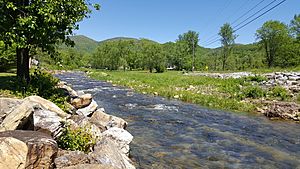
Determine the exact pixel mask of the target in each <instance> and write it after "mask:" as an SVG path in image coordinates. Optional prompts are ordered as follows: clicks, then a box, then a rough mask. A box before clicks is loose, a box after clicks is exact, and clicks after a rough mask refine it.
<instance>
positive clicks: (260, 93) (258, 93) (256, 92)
mask: <svg viewBox="0 0 300 169" xmlns="http://www.w3.org/2000/svg"><path fill="white" fill-rule="evenodd" d="M265 96H266V91H264V90H263V89H262V88H260V87H258V86H250V87H247V88H245V89H244V90H243V91H242V93H241V95H240V98H253V99H257V98H261V97H265Z"/></svg>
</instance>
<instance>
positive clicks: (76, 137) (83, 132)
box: [56, 126, 96, 153]
mask: <svg viewBox="0 0 300 169" xmlns="http://www.w3.org/2000/svg"><path fill="white" fill-rule="evenodd" d="M56 141H57V144H58V147H60V148H62V149H65V150H72V151H75V150H79V151H83V152H85V153H88V152H90V150H91V149H92V147H93V146H94V145H95V144H96V138H94V137H93V135H92V134H91V132H90V130H89V129H88V128H77V129H74V130H72V129H71V128H70V127H69V126H67V127H66V128H65V129H64V130H63V133H62V134H61V135H60V136H59V137H58V138H57V140H56Z"/></svg>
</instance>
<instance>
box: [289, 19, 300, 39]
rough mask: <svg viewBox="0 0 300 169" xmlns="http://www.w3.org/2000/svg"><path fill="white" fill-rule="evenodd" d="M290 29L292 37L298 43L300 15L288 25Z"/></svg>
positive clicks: (299, 37)
mask: <svg viewBox="0 0 300 169" xmlns="http://www.w3.org/2000/svg"><path fill="white" fill-rule="evenodd" d="M290 29H291V31H292V34H293V35H294V37H296V38H297V39H298V41H300V14H299V15H295V16H294V19H293V20H292V21H291V24H290Z"/></svg>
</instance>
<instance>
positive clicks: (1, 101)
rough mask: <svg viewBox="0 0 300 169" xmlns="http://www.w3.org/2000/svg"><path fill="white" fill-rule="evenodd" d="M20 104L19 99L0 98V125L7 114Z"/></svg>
mask: <svg viewBox="0 0 300 169" xmlns="http://www.w3.org/2000/svg"><path fill="white" fill-rule="evenodd" d="M21 103H22V100H21V99H13V98H0V123H1V122H2V120H3V119H4V118H5V116H6V115H7V114H9V113H11V112H12V111H13V110H14V109H15V107H16V106H17V105H20V104H21Z"/></svg>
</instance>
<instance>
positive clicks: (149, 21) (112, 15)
mask: <svg viewBox="0 0 300 169" xmlns="http://www.w3.org/2000/svg"><path fill="white" fill-rule="evenodd" d="M273 1H274V2H273ZM281 1H282V0H264V1H263V0H98V1H96V0H94V1H92V2H97V3H99V4H100V5H101V10H100V11H93V13H92V14H91V17H90V18H87V19H85V20H84V21H82V22H81V23H80V29H79V31H76V34H77V35H85V36H88V37H90V38H92V39H95V40H97V41H101V40H105V39H108V38H113V37H133V38H147V39H152V40H155V41H157V42H160V43H165V42H168V41H175V40H176V39H177V37H178V35H179V34H182V33H184V32H187V31H188V30H193V31H196V32H199V39H200V41H199V45H201V46H205V47H217V46H219V45H220V44H219V42H217V43H214V44H211V45H208V46H207V44H208V43H209V40H210V39H212V40H214V39H215V38H217V37H216V34H217V33H218V31H219V29H220V27H221V26H222V25H223V24H224V23H225V22H229V23H232V22H234V21H235V20H236V19H238V18H239V17H240V16H242V15H243V14H245V13H246V12H247V11H248V10H250V9H251V8H253V7H254V6H255V5H256V4H258V3H259V2H262V3H261V4H260V5H258V6H257V7H256V8H255V9H253V11H251V12H249V14H247V15H246V16H245V17H243V18H241V19H240V20H238V21H236V23H235V24H233V25H232V26H233V27H234V26H235V25H237V24H239V23H240V22H242V21H243V20H245V19H246V18H247V17H249V16H251V15H252V14H254V13H255V12H257V11H258V10H260V9H262V8H263V7H264V6H266V5H267V4H269V3H272V2H273V3H272V5H270V6H269V7H268V8H266V9H265V10H263V11H266V10H267V9H269V8H271V7H272V6H274V5H276V4H277V3H279V2H281ZM263 11H262V12H263ZM262 12H261V13H262ZM295 14H300V0H286V1H285V2H284V3H283V4H281V5H280V6H278V7H277V8H275V9H274V10H272V11H270V12H269V13H267V14H266V15H264V16H262V17H261V18H259V19H257V20H256V21H254V22H253V23H251V24H249V25H247V26H246V27H244V28H243V29H241V30H240V31H238V32H236V34H237V35H238V38H237V39H236V43H243V44H246V43H253V42H255V31H256V30H257V29H258V28H259V27H260V26H261V25H262V24H263V23H264V22H265V21H267V20H279V21H281V22H284V23H286V24H289V23H290V20H291V19H292V18H293V16H294V15H295ZM256 16H257V15H256ZM250 20H251V19H249V20H248V21H250ZM245 23H246V22H245Z"/></svg>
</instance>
